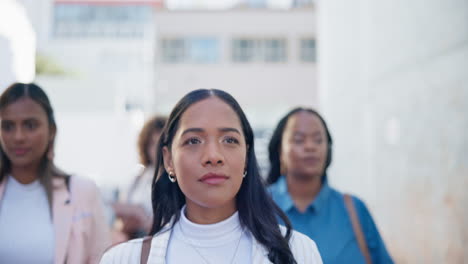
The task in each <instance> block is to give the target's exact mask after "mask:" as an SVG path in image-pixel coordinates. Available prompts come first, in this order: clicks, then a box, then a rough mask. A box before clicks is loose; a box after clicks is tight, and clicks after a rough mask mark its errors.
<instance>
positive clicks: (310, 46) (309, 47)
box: [300, 38, 317, 62]
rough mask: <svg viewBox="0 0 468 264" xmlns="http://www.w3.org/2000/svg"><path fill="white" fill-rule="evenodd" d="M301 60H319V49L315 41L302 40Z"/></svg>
mask: <svg viewBox="0 0 468 264" xmlns="http://www.w3.org/2000/svg"><path fill="white" fill-rule="evenodd" d="M300 45H301V47H300V59H301V61H303V62H315V61H316V60H317V48H316V45H315V39H312V38H307V39H301V44H300Z"/></svg>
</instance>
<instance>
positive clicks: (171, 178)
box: [167, 171, 177, 182]
mask: <svg viewBox="0 0 468 264" xmlns="http://www.w3.org/2000/svg"><path fill="white" fill-rule="evenodd" d="M167 177H168V178H169V180H170V181H171V182H176V181H177V179H176V177H175V175H174V173H173V172H172V171H170V172H168V174H167Z"/></svg>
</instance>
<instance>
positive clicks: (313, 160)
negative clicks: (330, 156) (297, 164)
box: [304, 157, 320, 165]
mask: <svg viewBox="0 0 468 264" xmlns="http://www.w3.org/2000/svg"><path fill="white" fill-rule="evenodd" d="M304 162H305V163H307V164H309V165H316V164H317V163H319V162H320V159H318V158H316V157H307V158H304Z"/></svg>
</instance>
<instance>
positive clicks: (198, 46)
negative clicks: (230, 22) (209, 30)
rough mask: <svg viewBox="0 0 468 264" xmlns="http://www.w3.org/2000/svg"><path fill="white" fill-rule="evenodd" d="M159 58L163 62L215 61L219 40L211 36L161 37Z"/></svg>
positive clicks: (217, 54) (217, 56)
mask: <svg viewBox="0 0 468 264" xmlns="http://www.w3.org/2000/svg"><path fill="white" fill-rule="evenodd" d="M160 43H161V49H160V51H161V60H162V62H164V63H202V64H203V63H216V62H218V61H219V53H220V51H219V41H218V40H217V39H216V38H211V37H193V38H163V39H161V41H160Z"/></svg>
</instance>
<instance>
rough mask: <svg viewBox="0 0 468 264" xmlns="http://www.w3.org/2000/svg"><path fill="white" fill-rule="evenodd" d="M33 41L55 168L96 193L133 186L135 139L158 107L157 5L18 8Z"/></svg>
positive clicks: (147, 1)
mask: <svg viewBox="0 0 468 264" xmlns="http://www.w3.org/2000/svg"><path fill="white" fill-rule="evenodd" d="M17 2H19V3H21V4H22V5H23V6H24V7H25V9H26V10H27V13H28V17H29V18H30V20H31V22H32V25H33V27H34V30H35V32H36V34H37V53H36V58H37V63H36V72H37V73H38V74H37V77H36V80H35V81H36V82H37V83H38V84H39V85H41V86H42V87H43V88H44V89H45V90H46V91H47V92H48V94H49V97H50V98H51V101H52V104H53V106H54V108H55V110H56V115H57V120H58V138H57V146H56V148H57V149H56V153H57V155H56V162H57V163H58V165H59V166H61V167H63V169H64V170H66V171H69V172H72V173H81V174H85V175H87V176H90V177H92V178H94V179H95V180H96V181H97V182H98V183H99V184H101V185H116V184H123V183H124V182H126V181H130V179H131V176H132V174H135V173H136V171H137V166H136V164H137V163H138V160H137V150H136V136H137V133H138V131H139V129H140V127H141V125H142V123H143V121H144V119H145V118H146V117H147V115H145V114H146V113H150V112H152V111H153V110H154V103H155V101H157V99H155V94H154V81H153V76H154V72H155V68H154V65H155V63H154V46H155V27H154V24H155V23H154V12H153V10H154V9H155V8H157V7H159V6H161V4H162V2H161V1H159V0H144V1H135V0H123V1H120V0H116V1H109V0H96V1H87V0H76V1H75V0H55V1H54V0H18V1H17Z"/></svg>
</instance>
